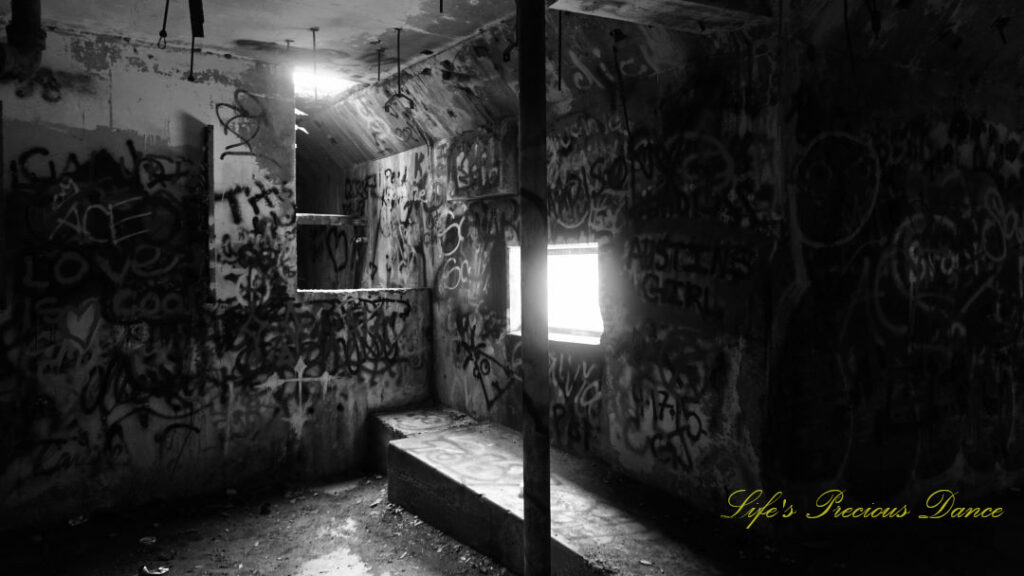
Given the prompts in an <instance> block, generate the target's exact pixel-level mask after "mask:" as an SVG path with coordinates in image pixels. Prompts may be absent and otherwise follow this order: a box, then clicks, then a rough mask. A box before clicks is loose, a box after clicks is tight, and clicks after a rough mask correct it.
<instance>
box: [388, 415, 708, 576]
mask: <svg viewBox="0 0 1024 576" xmlns="http://www.w3.org/2000/svg"><path fill="white" fill-rule="evenodd" d="M522 466H523V465H522V447H521V444H520V440H519V437H518V435H517V434H516V433H515V432H513V431H511V430H508V429H506V428H503V427H500V426H494V425H476V426H468V427H463V428H456V429H450V430H444V431H441V432H434V433H425V434H420V435H417V436H412V437H408V438H405V439H399V440H394V441H392V442H391V443H390V446H389V452H388V495H389V499H390V500H391V501H392V502H394V503H396V504H398V505H400V506H403V507H404V508H406V509H408V510H410V511H411V512H413V513H414V514H417V515H419V516H420V517H421V518H423V520H425V521H427V522H429V523H430V524H433V525H434V526H436V527H438V528H440V529H441V530H444V531H445V532H447V533H449V534H450V535H452V536H453V537H455V538H457V539H458V540H460V541H462V542H463V543H465V544H467V545H469V546H472V547H474V548H476V549H478V550H480V551H481V552H484V553H485V554H488V555H489V556H491V557H492V558H494V559H495V560H496V561H498V562H501V563H502V564H503V565H505V566H506V567H508V568H509V569H510V570H512V571H515V572H517V573H521V572H522V557H523V548H522V544H523V542H522V529H523V528H522V526H523V500H522V498H521V497H520V496H519V493H520V482H521V480H522ZM551 469H552V478H551V532H552V574H556V575H564V576H576V575H596V574H635V575H648V574H650V575H654V574H659V575H660V574H692V575H701V576H711V575H720V574H722V573H723V572H722V571H721V570H720V569H719V568H718V567H717V566H716V565H715V564H714V563H713V562H711V561H708V560H706V559H705V558H703V557H700V556H698V555H697V554H695V553H694V552H693V551H691V550H690V549H689V548H687V547H686V546H684V545H682V544H680V543H678V542H675V541H673V540H671V539H670V538H668V537H667V536H665V535H664V533H662V532H660V531H659V530H658V529H657V528H655V527H654V523H653V522H651V521H647V520H644V519H643V517H642V515H640V514H638V513H637V511H636V510H633V509H631V507H630V506H627V505H625V504H622V496H623V495H620V494H616V493H615V490H614V488H613V487H611V486H608V485H606V484H604V483H603V482H602V480H601V478H602V475H601V473H600V471H598V470H597V468H596V465H595V464H594V463H592V462H589V461H585V460H583V459H580V458H576V457H573V456H570V455H568V454H566V453H564V452H561V451H559V450H555V449H553V450H552V455H551Z"/></svg>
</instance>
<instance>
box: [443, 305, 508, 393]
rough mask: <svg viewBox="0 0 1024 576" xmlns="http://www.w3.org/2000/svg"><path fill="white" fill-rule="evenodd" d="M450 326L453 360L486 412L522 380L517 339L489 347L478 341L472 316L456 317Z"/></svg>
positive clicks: (479, 337) (477, 333)
mask: <svg viewBox="0 0 1024 576" xmlns="http://www.w3.org/2000/svg"><path fill="white" fill-rule="evenodd" d="M454 323H455V332H456V334H457V340H456V343H455V357H456V361H457V362H458V363H459V365H460V366H461V367H462V369H463V370H468V371H469V372H470V374H471V375H472V377H473V379H474V380H476V381H477V383H478V384H479V385H480V390H481V391H482V392H483V395H484V401H485V403H486V405H487V409H488V410H490V409H492V408H494V406H495V404H497V403H498V401H499V400H501V398H502V396H503V395H504V394H505V393H506V392H508V391H509V389H511V388H513V387H514V386H515V384H516V382H520V381H522V374H521V373H520V366H521V362H522V360H521V349H520V343H521V342H520V339H518V338H516V339H514V340H509V339H506V340H504V341H503V342H501V343H500V344H495V345H493V346H492V345H491V344H490V343H489V342H488V341H486V340H484V339H483V338H481V336H480V330H479V328H478V327H477V325H476V324H474V323H473V318H472V316H470V315H468V314H457V315H456V316H455V317H454ZM498 354H501V355H502V356H503V357H499V356H498Z"/></svg>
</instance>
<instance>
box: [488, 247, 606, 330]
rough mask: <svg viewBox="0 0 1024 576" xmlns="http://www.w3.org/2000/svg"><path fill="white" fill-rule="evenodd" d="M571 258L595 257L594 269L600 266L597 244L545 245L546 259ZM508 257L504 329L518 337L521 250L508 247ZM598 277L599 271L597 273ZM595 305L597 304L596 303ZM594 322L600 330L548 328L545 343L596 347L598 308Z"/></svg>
mask: <svg viewBox="0 0 1024 576" xmlns="http://www.w3.org/2000/svg"><path fill="white" fill-rule="evenodd" d="M567 254H569V255H571V254H583V255H593V256H594V257H595V265H596V266H600V259H599V257H598V245H597V243H596V242H595V243H586V244H549V245H548V257H549V261H550V257H551V256H553V255H567ZM506 255H507V257H508V267H507V270H508V300H509V302H508V304H509V305H508V326H509V334H513V335H517V336H522V292H521V290H522V277H521V275H520V274H521V271H522V260H521V250H520V246H519V245H518V244H509V245H508V247H507V250H506ZM597 273H598V275H600V268H598V270H597ZM548 282H549V283H548V302H549V306H550V302H551V288H552V287H551V284H550V275H549V277H548ZM560 288H563V289H569V290H578V289H579V288H580V287H579V286H561V287H560ZM585 288H586V289H592V290H594V291H595V292H597V290H598V286H597V285H594V286H587V287H585ZM598 302H600V300H599V299H598ZM596 312H597V315H598V320H599V321H600V324H601V330H599V331H595V330H589V329H581V328H574V327H571V326H548V339H549V340H554V341H559V342H575V343H578V344H591V345H597V344H600V343H601V335H602V334H603V333H604V320H603V318H602V317H601V309H600V305H598V309H597V311H596Z"/></svg>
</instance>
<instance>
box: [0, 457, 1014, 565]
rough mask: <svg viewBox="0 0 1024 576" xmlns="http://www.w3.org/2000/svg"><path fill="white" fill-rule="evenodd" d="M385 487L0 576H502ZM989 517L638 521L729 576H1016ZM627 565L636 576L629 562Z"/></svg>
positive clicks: (128, 535) (60, 556)
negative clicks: (654, 525) (764, 526)
mask: <svg viewBox="0 0 1024 576" xmlns="http://www.w3.org/2000/svg"><path fill="white" fill-rule="evenodd" d="M386 484H387V481H386V479H384V478H383V477H379V476H378V477H371V478H363V479H357V480H351V481H348V482H344V483H339V484H332V485H322V486H309V487H302V488H291V489H283V488H282V489H279V490H276V491H275V492H272V493H262V494H256V493H249V492H246V491H239V492H237V493H228V494H222V495H218V496H216V497H212V498H202V499H193V500H189V501H186V502H176V503H158V504H154V505H150V506H145V507H140V508H138V509H134V510H130V511H120V512H108V513H102V514H96V515H95V516H92V517H89V518H85V519H84V520H85V521H84V522H82V523H79V522H80V521H81V520H83V519H82V518H75V519H69V521H68V522H65V523H62V524H60V525H57V526H51V527H48V528H44V529H38V530H29V531H20V532H17V533H8V534H0V574H4V575H7V574H11V575H18V576H56V575H69V576H70V575H74V576H132V575H135V574H145V572H143V571H142V567H143V566H145V567H148V568H150V569H151V571H152V573H159V570H158V568H160V567H166V568H168V569H169V571H168V572H167V573H166V574H167V576H175V575H185V574H187V575H191V576H228V575H231V576H241V575H246V576H269V575H273V576H398V575H410V576H412V575H423V576H471V575H481V574H483V575H503V576H508V575H509V574H510V573H509V572H508V571H507V570H505V569H504V568H502V567H500V566H497V565H496V564H495V563H494V562H493V561H491V560H490V559H489V558H487V557H485V556H483V555H481V554H479V553H477V552H475V551H474V550H472V549H470V548H467V547H465V546H463V545H461V544H459V543H458V542H456V541H455V540H453V539H452V538H450V537H449V536H447V535H445V534H443V533H441V532H440V531H438V530H436V529H435V528H433V527H431V526H430V525H428V524H426V523H423V522H421V521H420V520H419V519H418V518H416V517H415V516H414V515H412V514H411V513H409V512H407V511H405V510H402V509H401V508H399V507H397V506H393V505H389V504H388V501H387V494H386ZM990 504H994V505H1000V506H1004V507H1005V509H1006V515H1005V516H1004V517H1003V518H1001V519H1000V520H999V521H958V520H953V521H925V520H915V519H907V520H903V521H900V522H897V523H881V522H860V523H852V522H849V523H847V522H840V523H830V524H819V523H815V522H800V523H795V524H790V525H789V528H790V529H787V530H786V534H776V535H775V536H771V535H769V534H766V533H764V532H760V531H758V530H752V531H746V530H736V529H735V528H736V526H735V525H734V524H733V523H730V522H729V521H720V520H715V519H713V518H709V517H706V516H705V517H695V516H693V515H692V514H691V513H688V512H686V511H685V510H683V509H676V508H674V507H672V506H666V507H665V508H663V509H659V510H657V511H652V512H653V513H654V516H658V517H660V519H661V521H662V522H663V523H665V524H666V525H670V526H671V527H674V528H675V530H673V532H674V536H675V537H676V538H678V539H679V540H680V541H683V542H686V544H687V545H688V546H690V547H692V548H694V549H695V550H696V551H697V552H698V553H699V554H701V555H704V556H706V557H708V558H709V559H712V560H713V561H714V562H716V563H718V564H720V565H721V566H723V567H724V569H725V570H724V572H725V573H727V574H729V575H730V576H738V575H747V574H749V575H764V574H769V575H772V574H785V575H786V576H797V575H806V576H811V575H814V576H819V575H822V574H835V575H858V576H860V575H864V576H886V575H893V576H896V575H899V576H924V575H928V576H959V575H963V576H968V575H969V576H975V575H993V576H999V575H1003V574H1007V575H1009V574H1019V573H1020V558H1021V548H1020V542H1021V538H1022V537H1024V494H1022V493H1021V491H1019V490H1012V491H1006V492H1004V493H1002V494H1001V495H997V496H995V497H993V498H992V501H991V502H990ZM72 524H75V525H72ZM781 526H785V525H781V524H780V527H781ZM150 538H151V539H153V540H149V539H150ZM636 558H637V562H638V564H637V572H639V570H640V567H641V566H642V565H641V564H640V563H639V562H640V560H642V559H643V558H644V556H643V551H637V556H636ZM629 573H630V571H626V572H619V574H629ZM661 573H665V574H668V573H669V572H665V571H661ZM673 576H675V575H673Z"/></svg>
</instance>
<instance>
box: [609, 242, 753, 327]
mask: <svg viewBox="0 0 1024 576" xmlns="http://www.w3.org/2000/svg"><path fill="white" fill-rule="evenodd" d="M626 244H627V246H626V254H625V256H624V268H625V270H626V272H627V274H628V276H629V277H630V279H631V280H632V284H633V288H634V290H635V291H636V293H637V295H638V296H639V298H640V300H641V301H642V302H644V303H647V304H656V305H667V306H673V307H676V308H679V309H681V310H684V311H687V312H691V313H693V314H696V315H697V316H698V317H700V318H705V319H710V320H714V321H719V322H721V321H723V320H724V319H725V315H726V310H727V308H728V306H727V301H728V300H729V297H728V293H729V292H730V290H731V291H732V292H736V291H737V289H736V288H735V287H741V286H742V283H743V282H745V281H746V280H747V279H749V278H750V277H751V274H752V273H753V271H754V269H755V266H756V264H757V263H758V259H759V250H758V248H757V247H756V246H755V245H754V244H752V243H751V242H749V241H747V240H745V239H743V238H730V239H722V240H710V239H708V240H705V239H696V238H690V237H676V236H673V237H670V236H669V235H665V234H661V235H651V234H642V235H638V236H634V237H631V238H629V239H628V240H627V241H626Z"/></svg>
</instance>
